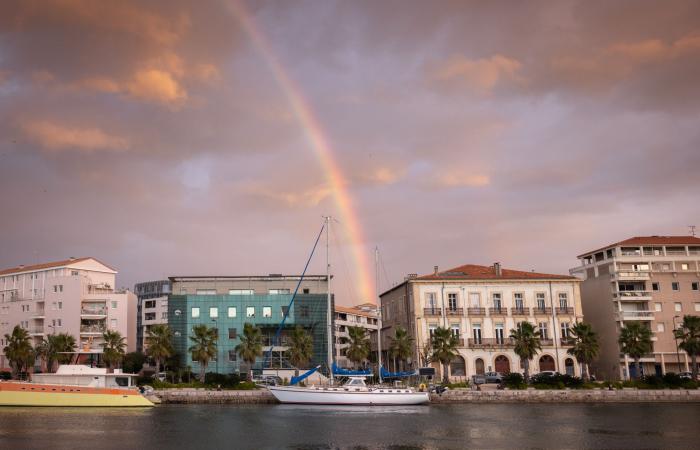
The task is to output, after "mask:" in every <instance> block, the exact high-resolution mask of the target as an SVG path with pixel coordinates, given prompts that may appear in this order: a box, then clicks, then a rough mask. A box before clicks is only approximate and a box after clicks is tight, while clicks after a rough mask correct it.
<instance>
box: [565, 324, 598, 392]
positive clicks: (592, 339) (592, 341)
mask: <svg viewBox="0 0 700 450" xmlns="http://www.w3.org/2000/svg"><path fill="white" fill-rule="evenodd" d="M571 335H572V337H573V347H571V348H570V349H568V350H567V351H566V353H568V354H569V355H572V356H573V357H574V358H576V361H578V363H579V366H581V378H583V379H584V380H587V379H588V365H589V364H590V363H591V362H592V361H593V360H594V359H595V357H596V356H598V351H599V350H600V345H599V343H598V334H597V333H596V332H595V331H593V328H591V325H590V324H589V323H586V322H578V323H576V324H575V325H574V326H573V327H571Z"/></svg>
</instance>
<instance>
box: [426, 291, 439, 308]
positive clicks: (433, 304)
mask: <svg viewBox="0 0 700 450" xmlns="http://www.w3.org/2000/svg"><path fill="white" fill-rule="evenodd" d="M425 307H426V308H430V309H435V308H437V307H438V306H437V301H435V292H426V293H425Z"/></svg>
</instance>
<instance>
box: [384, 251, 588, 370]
mask: <svg viewBox="0 0 700 450" xmlns="http://www.w3.org/2000/svg"><path fill="white" fill-rule="evenodd" d="M579 284H580V280H578V279H577V278H576V277H573V276H568V275H553V274H546V273H535V272H525V271H519V270H510V269H505V268H502V267H501V265H500V264H499V263H495V264H494V265H492V266H480V265H464V266H460V267H455V268H453V269H449V270H446V271H442V272H441V271H439V270H438V267H437V266H435V270H434V272H433V273H432V274H429V275H425V276H418V275H416V274H411V275H409V276H407V277H406V279H405V280H404V282H402V283H401V284H399V285H397V286H394V287H393V288H391V289H389V290H388V291H386V292H384V293H383V294H381V296H380V298H381V311H382V324H383V327H382V347H383V348H387V347H386V346H387V345H388V344H389V338H390V336H393V334H394V329H395V328H396V326H398V325H400V326H402V327H404V328H406V329H407V330H408V331H409V333H410V334H411V335H412V337H413V338H414V339H415V355H414V358H413V360H414V366H415V364H416V362H418V363H420V364H428V363H429V362H428V361H425V357H424V348H425V347H426V345H427V344H429V342H430V337H431V335H432V333H433V331H434V330H435V329H436V328H437V327H443V328H449V329H450V330H451V331H452V333H453V335H454V336H456V337H457V338H458V342H459V344H458V356H457V357H456V358H455V359H454V360H453V361H452V363H451V364H450V366H449V376H450V378H451V379H452V380H464V379H466V378H468V377H471V376H472V375H475V374H483V373H484V372H489V371H497V372H501V373H507V372H522V367H521V362H520V358H519V357H518V356H517V355H516V354H515V351H514V343H513V342H512V341H511V339H509V335H510V330H511V329H514V328H516V327H517V326H518V323H520V322H524V321H528V322H530V323H532V324H533V325H534V326H535V327H536V328H537V329H538V330H539V331H540V333H541V335H542V337H541V340H540V342H541V344H542V350H541V351H540V352H539V354H538V355H537V356H536V357H535V359H534V360H533V361H531V364H530V367H531V369H530V370H531V373H536V372H539V371H545V370H556V371H559V372H561V373H569V374H578V373H579V368H578V364H577V363H576V361H575V360H574V358H572V357H571V356H569V355H567V353H566V350H567V349H568V348H570V346H569V341H568V340H567V338H568V337H569V335H570V334H569V333H570V330H571V327H572V326H573V324H574V323H575V322H577V321H580V320H582V318H583V316H582V311H581V301H580V292H579ZM433 365H434V367H436V369H437V370H438V373H440V372H441V370H442V368H441V367H439V365H437V364H435V363H433Z"/></svg>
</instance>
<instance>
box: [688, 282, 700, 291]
mask: <svg viewBox="0 0 700 450" xmlns="http://www.w3.org/2000/svg"><path fill="white" fill-rule="evenodd" d="M698 284H699V283H698V282H697V281H693V282H692V283H690V288H691V289H692V290H694V291H697V290H698Z"/></svg>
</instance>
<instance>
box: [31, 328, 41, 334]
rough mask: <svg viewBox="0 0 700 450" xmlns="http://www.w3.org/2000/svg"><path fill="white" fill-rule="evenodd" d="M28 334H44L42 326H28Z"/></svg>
mask: <svg viewBox="0 0 700 450" xmlns="http://www.w3.org/2000/svg"><path fill="white" fill-rule="evenodd" d="M27 331H29V333H30V334H44V327H29V329H28V330H27Z"/></svg>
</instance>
